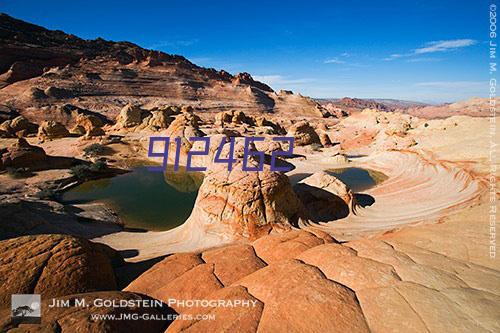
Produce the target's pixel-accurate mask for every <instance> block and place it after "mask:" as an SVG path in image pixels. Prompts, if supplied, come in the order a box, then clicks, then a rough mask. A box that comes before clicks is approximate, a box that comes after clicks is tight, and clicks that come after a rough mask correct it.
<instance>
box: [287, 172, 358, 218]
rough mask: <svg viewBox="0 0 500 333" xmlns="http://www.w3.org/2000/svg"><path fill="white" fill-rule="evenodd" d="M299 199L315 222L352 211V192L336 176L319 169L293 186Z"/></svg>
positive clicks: (354, 202)
mask: <svg viewBox="0 0 500 333" xmlns="http://www.w3.org/2000/svg"><path fill="white" fill-rule="evenodd" d="M294 190H295V192H296V193H297V195H298V196H299V198H300V200H301V201H302V203H303V204H304V206H305V207H307V210H308V212H309V215H310V217H311V218H312V219H313V220H314V221H316V222H326V221H331V220H335V219H339V218H344V217H346V216H347V215H349V213H351V212H354V209H355V205H356V200H355V198H354V193H353V192H352V191H351V190H350V189H349V187H347V185H345V184H344V183H343V182H342V181H340V180H339V179H337V178H336V177H334V176H332V175H329V174H327V173H326V172H323V171H320V172H316V173H314V174H312V175H311V176H309V177H307V178H305V179H303V180H301V181H300V182H299V183H298V184H296V185H295V186H294Z"/></svg>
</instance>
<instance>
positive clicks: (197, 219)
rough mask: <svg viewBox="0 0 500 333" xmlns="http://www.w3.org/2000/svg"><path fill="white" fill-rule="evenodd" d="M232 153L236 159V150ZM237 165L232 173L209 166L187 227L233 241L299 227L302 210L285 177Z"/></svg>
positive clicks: (224, 167)
mask: <svg viewBox="0 0 500 333" xmlns="http://www.w3.org/2000/svg"><path fill="white" fill-rule="evenodd" d="M235 153H236V156H238V149H235ZM240 163H241V162H237V164H236V165H234V166H233V169H232V171H228V168H227V165H225V164H218V163H215V164H212V165H211V167H210V168H209V170H208V171H207V173H206V175H205V178H204V180H203V184H202V185H201V187H200V190H199V192H198V197H197V199H196V203H195V206H194V208H193V212H192V213H191V216H190V217H189V219H188V220H187V221H186V225H187V226H189V227H191V226H197V227H199V228H202V229H203V230H205V232H209V233H210V232H214V233H216V234H222V235H225V236H226V237H230V238H236V239H237V238H250V239H255V238H258V237H261V236H262V235H265V234H267V233H269V232H271V231H273V230H274V231H281V230H289V229H291V228H292V226H297V225H299V223H300V221H302V218H303V216H304V209H303V207H302V205H301V203H300V201H299V200H298V198H297V196H296V195H295V193H294V192H293V189H292V187H291V185H290V182H289V181H288V177H287V176H286V175H284V174H282V173H280V172H274V171H269V170H268V167H267V166H265V167H264V170H263V171H258V172H248V171H242V170H241V164H240Z"/></svg>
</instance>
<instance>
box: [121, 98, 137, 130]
mask: <svg viewBox="0 0 500 333" xmlns="http://www.w3.org/2000/svg"><path fill="white" fill-rule="evenodd" d="M141 121H142V110H141V108H139V107H138V106H135V105H133V104H131V103H129V104H127V105H125V106H124V107H123V108H122V109H121V111H120V114H119V115H118V118H117V123H118V124H119V125H121V126H122V127H125V128H128V127H134V126H137V125H139V124H140V123H141Z"/></svg>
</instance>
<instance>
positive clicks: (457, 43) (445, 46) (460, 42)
mask: <svg viewBox="0 0 500 333" xmlns="http://www.w3.org/2000/svg"><path fill="white" fill-rule="evenodd" d="M476 43H477V42H476V41H475V40H473V39H452V40H439V41H433V42H429V43H427V44H426V46H425V47H422V48H419V49H416V50H415V51H414V53H415V54H423V53H434V52H445V51H450V50H455V49H459V48H462V47H467V46H471V45H474V44H476Z"/></svg>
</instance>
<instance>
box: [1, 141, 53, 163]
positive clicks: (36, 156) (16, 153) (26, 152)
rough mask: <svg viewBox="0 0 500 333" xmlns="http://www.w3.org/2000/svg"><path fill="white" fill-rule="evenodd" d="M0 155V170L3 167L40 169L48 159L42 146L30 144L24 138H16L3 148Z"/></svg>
mask: <svg viewBox="0 0 500 333" xmlns="http://www.w3.org/2000/svg"><path fill="white" fill-rule="evenodd" d="M0 157H1V161H0V170H2V169H5V168H14V169H18V168H27V169H30V170H32V171H34V170H40V168H43V166H44V165H45V164H46V163H47V160H48V157H47V154H45V151H44V150H43V148H41V147H37V146H32V145H30V144H29V143H28V142H27V141H26V140H25V139H24V138H20V139H18V140H17V142H16V143H14V144H13V145H11V146H10V147H8V148H6V149H4V150H3V151H2V152H1V153H0Z"/></svg>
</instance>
